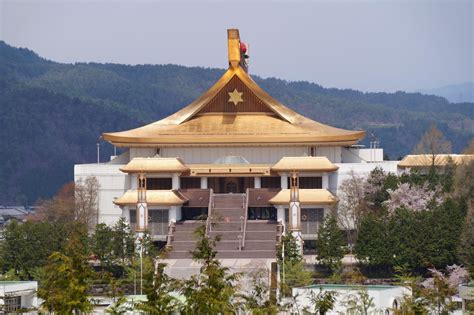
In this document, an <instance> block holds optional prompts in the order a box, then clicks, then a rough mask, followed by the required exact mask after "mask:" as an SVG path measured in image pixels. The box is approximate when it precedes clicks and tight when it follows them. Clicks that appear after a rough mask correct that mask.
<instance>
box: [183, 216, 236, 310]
mask: <svg viewBox="0 0 474 315" xmlns="http://www.w3.org/2000/svg"><path fill="white" fill-rule="evenodd" d="M195 235H196V237H197V245H196V249H195V250H194V251H193V253H192V255H193V259H194V260H195V261H197V262H200V263H201V264H202V267H201V269H200V271H199V274H198V275H193V276H192V277H191V279H189V280H187V281H185V282H184V286H183V294H184V296H185V297H186V306H185V308H184V313H196V314H218V313H222V314H226V313H234V312H235V311H236V309H237V306H236V304H235V303H234V299H235V297H236V295H237V281H238V279H239V278H240V274H235V273H234V274H229V268H226V267H222V266H221V263H220V261H219V260H218V259H217V257H216V255H217V252H216V250H215V247H216V244H217V242H218V241H219V237H216V238H214V239H213V238H210V237H209V236H207V235H206V227H205V226H204V225H203V226H200V227H198V228H197V229H196V231H195Z"/></svg>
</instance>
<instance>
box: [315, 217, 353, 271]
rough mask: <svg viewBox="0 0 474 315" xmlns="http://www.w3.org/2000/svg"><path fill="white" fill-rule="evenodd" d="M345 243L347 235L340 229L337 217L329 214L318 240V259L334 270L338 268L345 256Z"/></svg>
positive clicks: (320, 230) (319, 232)
mask: <svg viewBox="0 0 474 315" xmlns="http://www.w3.org/2000/svg"><path fill="white" fill-rule="evenodd" d="M344 245H346V241H345V235H344V232H343V231H342V230H341V229H339V227H338V225H337V220H336V217H335V216H334V215H330V216H327V217H326V218H325V220H324V224H323V226H322V227H321V228H320V229H319V231H318V238H317V240H316V247H317V251H318V260H319V261H320V262H321V263H322V264H324V265H326V266H328V267H330V268H331V269H332V270H334V269H336V268H337V267H338V266H339V265H340V262H341V259H342V258H343V257H344V252H345V250H344Z"/></svg>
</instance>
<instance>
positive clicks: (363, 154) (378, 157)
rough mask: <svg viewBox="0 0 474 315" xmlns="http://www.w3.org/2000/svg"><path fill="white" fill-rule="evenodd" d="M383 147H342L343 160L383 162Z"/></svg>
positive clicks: (344, 161)
mask: <svg viewBox="0 0 474 315" xmlns="http://www.w3.org/2000/svg"><path fill="white" fill-rule="evenodd" d="M382 161H383V149H382V148H377V149H366V148H342V152H341V161H339V162H343V163H363V162H382Z"/></svg>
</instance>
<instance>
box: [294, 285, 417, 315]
mask: <svg viewBox="0 0 474 315" xmlns="http://www.w3.org/2000/svg"><path fill="white" fill-rule="evenodd" d="M327 291H333V292H336V302H335V305H334V308H333V309H332V310H330V311H328V312H327V313H326V314H327V315H332V314H335V315H336V314H351V312H350V311H349V310H348V306H347V305H346V304H347V303H346V302H347V301H349V300H352V301H359V304H360V301H361V298H360V292H364V291H365V292H366V293H367V295H368V299H369V300H370V299H371V300H372V303H373V304H372V306H371V307H370V308H369V312H368V314H371V315H391V314H394V310H395V309H397V308H398V307H399V306H400V303H401V301H402V299H403V296H406V295H411V290H410V289H409V288H406V287H402V286H391V285H347V284H321V285H312V286H308V287H304V288H294V289H293V297H295V300H296V306H297V309H298V310H299V311H303V310H304V309H305V308H309V310H314V305H313V302H312V299H311V298H312V296H314V295H317V294H319V293H320V292H323V293H324V292H327ZM354 314H357V312H355V313H354Z"/></svg>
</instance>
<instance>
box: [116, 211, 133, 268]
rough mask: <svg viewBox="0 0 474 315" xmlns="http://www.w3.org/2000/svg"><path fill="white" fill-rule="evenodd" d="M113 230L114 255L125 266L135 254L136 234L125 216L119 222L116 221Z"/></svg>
mask: <svg viewBox="0 0 474 315" xmlns="http://www.w3.org/2000/svg"><path fill="white" fill-rule="evenodd" d="M112 232H113V238H112V251H113V253H114V257H115V258H116V259H118V260H119V261H120V262H121V264H122V266H124V265H125V263H126V262H127V261H130V260H131V259H132V258H133V256H134V255H135V234H134V233H133V231H132V230H131V229H130V225H129V224H128V223H127V221H126V220H125V218H123V217H120V219H119V220H118V221H117V223H115V225H114V226H113V228H112Z"/></svg>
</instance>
